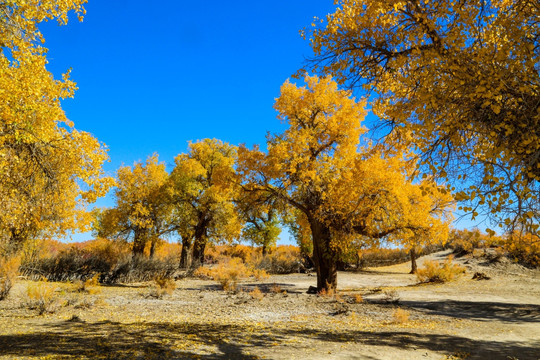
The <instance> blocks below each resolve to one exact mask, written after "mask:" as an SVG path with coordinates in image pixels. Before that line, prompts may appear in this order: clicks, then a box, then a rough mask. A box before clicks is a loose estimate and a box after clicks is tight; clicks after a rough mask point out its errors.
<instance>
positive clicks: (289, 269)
mask: <svg viewBox="0 0 540 360" xmlns="http://www.w3.org/2000/svg"><path fill="white" fill-rule="evenodd" d="M252 261H253V263H252V264H251V265H252V266H253V267H254V268H256V269H262V270H265V271H266V272H268V273H270V274H292V273H298V272H300V271H301V270H302V269H303V268H304V266H303V260H302V255H301V254H300V249H299V248H298V247H296V246H292V245H282V246H277V247H276V248H275V249H274V250H273V251H272V253H271V254H267V255H266V256H264V257H262V256H261V257H257V258H253V260H252Z"/></svg>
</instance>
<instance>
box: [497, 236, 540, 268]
mask: <svg viewBox="0 0 540 360" xmlns="http://www.w3.org/2000/svg"><path fill="white" fill-rule="evenodd" d="M503 249H504V250H505V251H506V252H507V253H508V255H509V256H510V258H512V259H513V260H514V261H516V262H518V263H520V264H523V265H525V266H529V267H540V238H539V237H538V236H535V235H533V234H523V235H521V236H514V238H512V237H510V238H509V239H508V240H507V241H506V242H505V243H504V245H503Z"/></svg>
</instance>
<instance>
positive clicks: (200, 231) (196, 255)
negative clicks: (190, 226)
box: [191, 214, 208, 269]
mask: <svg viewBox="0 0 540 360" xmlns="http://www.w3.org/2000/svg"><path fill="white" fill-rule="evenodd" d="M207 226H208V220H207V219H206V216H205V215H204V214H199V221H198V223H197V226H196V227H195V233H194V241H193V255H192V257H191V268H192V269H195V268H197V267H199V266H201V265H203V264H204V250H205V248H206V242H207V241H208V237H207V235H206V227H207Z"/></svg>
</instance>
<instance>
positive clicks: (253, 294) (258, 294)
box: [249, 287, 264, 300]
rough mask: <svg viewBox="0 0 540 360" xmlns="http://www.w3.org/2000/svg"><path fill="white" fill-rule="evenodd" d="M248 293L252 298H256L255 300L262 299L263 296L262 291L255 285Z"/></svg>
mask: <svg viewBox="0 0 540 360" xmlns="http://www.w3.org/2000/svg"><path fill="white" fill-rule="evenodd" d="M249 295H250V296H251V297H252V298H253V299H257V300H262V299H263V298H264V294H263V292H262V291H261V290H260V289H259V288H258V287H255V289H253V291H250V293H249Z"/></svg>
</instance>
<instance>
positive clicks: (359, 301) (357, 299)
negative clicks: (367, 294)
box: [352, 294, 364, 304]
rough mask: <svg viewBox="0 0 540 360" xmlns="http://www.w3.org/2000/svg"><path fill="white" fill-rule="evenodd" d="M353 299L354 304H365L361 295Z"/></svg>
mask: <svg viewBox="0 0 540 360" xmlns="http://www.w3.org/2000/svg"><path fill="white" fill-rule="evenodd" d="M352 299H353V303H355V304H361V303H363V302H364V298H363V297H362V295H361V294H354V295H353V297H352Z"/></svg>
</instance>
